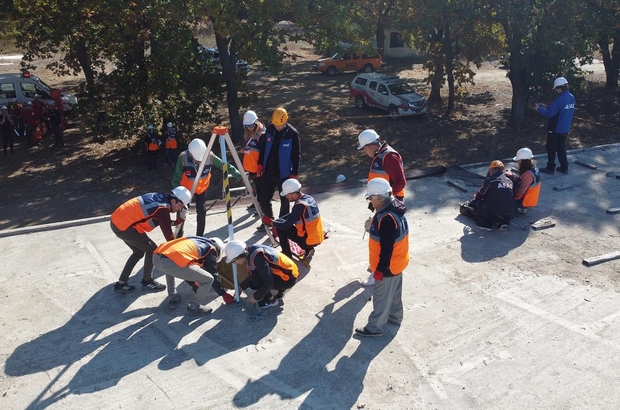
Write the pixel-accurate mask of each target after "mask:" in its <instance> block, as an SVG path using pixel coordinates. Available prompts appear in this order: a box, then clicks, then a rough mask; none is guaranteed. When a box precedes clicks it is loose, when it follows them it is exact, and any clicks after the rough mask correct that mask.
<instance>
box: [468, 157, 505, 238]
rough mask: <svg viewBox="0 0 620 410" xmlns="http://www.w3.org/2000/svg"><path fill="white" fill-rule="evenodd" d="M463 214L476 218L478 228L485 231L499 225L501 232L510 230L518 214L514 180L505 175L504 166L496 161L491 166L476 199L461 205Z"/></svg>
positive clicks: (475, 195)
mask: <svg viewBox="0 0 620 410" xmlns="http://www.w3.org/2000/svg"><path fill="white" fill-rule="evenodd" d="M461 213H462V214H464V215H466V216H469V217H472V218H475V219H476V226H477V227H478V228H480V229H483V230H485V231H490V230H492V229H493V224H499V230H502V231H505V230H506V229H508V224H509V223H510V220H511V219H512V218H514V217H515V215H516V213H517V204H516V202H515V200H514V191H513V183H512V180H511V179H510V178H509V177H508V176H507V175H506V174H504V164H503V163H502V161H499V160H495V161H493V162H491V165H489V170H488V172H487V178H486V179H485V180H484V182H482V187H480V189H479V190H478V192H476V193H475V194H474V199H473V200H471V201H469V202H467V203H465V204H461Z"/></svg>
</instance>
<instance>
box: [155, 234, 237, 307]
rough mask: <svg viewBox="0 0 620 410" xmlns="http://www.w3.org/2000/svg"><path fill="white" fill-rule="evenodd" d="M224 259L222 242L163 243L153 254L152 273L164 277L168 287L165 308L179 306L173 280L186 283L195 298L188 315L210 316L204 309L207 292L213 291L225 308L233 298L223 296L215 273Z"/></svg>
mask: <svg viewBox="0 0 620 410" xmlns="http://www.w3.org/2000/svg"><path fill="white" fill-rule="evenodd" d="M223 257H224V242H222V240H221V239H220V238H206V237H203V236H188V237H186V238H177V239H173V240H172V241H169V242H165V243H163V244H161V245H159V246H158V247H157V249H155V251H154V252H153V264H154V266H155V269H157V270H159V271H162V272H164V273H165V274H166V283H167V285H168V295H169V296H170V300H169V301H168V307H170V308H171V309H175V308H176V307H177V306H178V305H179V303H181V295H179V294H178V293H176V286H175V283H174V282H175V281H174V278H179V279H183V280H185V281H186V282H187V283H189V285H190V286H192V289H193V290H194V292H195V293H194V296H193V297H192V300H191V301H190V302H189V304H188V305H187V313H188V314H189V315H194V316H198V315H203V314H209V313H211V311H212V309H211V308H203V307H201V305H203V304H204V303H205V301H206V298H207V295H208V294H209V291H210V290H211V289H213V290H214V291H215V292H216V293H217V294H218V295H219V296H221V297H222V298H223V299H224V302H225V303H226V304H227V305H228V304H231V303H233V302H234V298H233V297H232V296H231V295H230V294H228V293H226V290H224V287H222V282H220V277H219V275H218V273H217V263H218V262H219V261H221V260H222V258H223Z"/></svg>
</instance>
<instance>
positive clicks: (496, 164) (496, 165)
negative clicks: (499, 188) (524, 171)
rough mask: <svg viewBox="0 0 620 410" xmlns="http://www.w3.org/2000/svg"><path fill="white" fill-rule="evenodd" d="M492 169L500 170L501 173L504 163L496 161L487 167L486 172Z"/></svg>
mask: <svg viewBox="0 0 620 410" xmlns="http://www.w3.org/2000/svg"><path fill="white" fill-rule="evenodd" d="M493 168H501V169H502V171H503V170H504V163H503V162H502V161H500V160H499V159H496V160H495V161H493V162H491V165H489V169H488V171H491V170H492V169H493ZM488 171H487V172H488Z"/></svg>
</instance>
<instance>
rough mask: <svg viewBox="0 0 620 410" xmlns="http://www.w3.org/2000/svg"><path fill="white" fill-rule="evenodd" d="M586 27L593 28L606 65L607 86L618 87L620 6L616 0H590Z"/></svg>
mask: <svg viewBox="0 0 620 410" xmlns="http://www.w3.org/2000/svg"><path fill="white" fill-rule="evenodd" d="M586 5H587V7H588V11H589V12H590V13H589V14H588V17H587V20H586V22H584V28H585V29H588V28H590V29H593V34H592V36H593V39H594V42H595V43H596V44H597V45H598V46H599V48H600V52H601V55H602V56H603V64H604V66H605V86H607V87H608V88H618V75H619V73H620V7H619V6H618V2H617V1H616V0H589V1H588V2H586Z"/></svg>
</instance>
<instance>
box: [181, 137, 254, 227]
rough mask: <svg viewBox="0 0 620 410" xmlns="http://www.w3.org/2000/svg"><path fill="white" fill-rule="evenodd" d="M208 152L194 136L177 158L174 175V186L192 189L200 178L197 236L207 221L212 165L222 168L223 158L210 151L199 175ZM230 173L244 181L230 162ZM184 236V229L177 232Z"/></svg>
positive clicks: (238, 179)
mask: <svg viewBox="0 0 620 410" xmlns="http://www.w3.org/2000/svg"><path fill="white" fill-rule="evenodd" d="M206 153H207V145H206V144H205V142H204V141H203V140H201V139H199V138H194V139H193V140H192V141H191V142H190V143H189V146H188V147H187V150H185V151H183V152H181V155H179V159H178V160H177V165H176V168H175V169H174V175H173V176H172V186H177V185H182V186H184V187H185V188H187V189H189V190H190V191H191V189H192V185H193V184H194V180H195V179H196V178H198V185H197V186H196V192H195V194H196V217H197V224H196V236H202V235H203V234H204V232H205V222H206V216H207V210H206V208H205V205H206V202H207V188H209V184H210V183H211V167H212V166H215V167H216V168H219V169H222V160H221V159H220V157H218V156H217V155H215V154H214V153H213V152H209V157H208V158H207V160H206V162H205V167H204V168H203V170H202V174H201V175H200V176H197V174H198V168H199V167H200V161H201V160H202V159H203V158H204V156H205V154H206ZM228 173H229V174H230V175H232V177H233V178H234V179H236V180H237V181H242V180H243V177H242V176H241V173H239V171H238V170H237V168H235V167H234V166H233V165H231V164H228ZM177 236H179V237H180V236H183V229H182V228H181V231H180V232H179V233H178V234H177Z"/></svg>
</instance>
